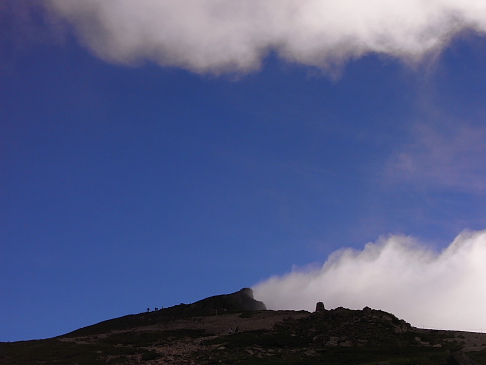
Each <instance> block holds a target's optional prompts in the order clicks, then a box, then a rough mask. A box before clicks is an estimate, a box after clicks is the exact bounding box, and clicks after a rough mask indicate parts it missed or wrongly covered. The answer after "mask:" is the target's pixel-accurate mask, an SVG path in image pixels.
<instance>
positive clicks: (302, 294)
mask: <svg viewBox="0 0 486 365" xmlns="http://www.w3.org/2000/svg"><path fill="white" fill-rule="evenodd" d="M485 278H486V231H480V232H469V231H465V232H463V233H461V234H460V235H459V236H458V237H457V238H456V239H455V240H454V242H452V243H451V244H450V246H449V247H447V248H446V249H445V250H443V251H442V252H440V253H436V252H434V251H431V250H429V249H427V248H425V246H422V245H420V244H419V243H418V242H417V241H416V240H415V239H412V238H410V237H404V236H390V237H387V238H382V239H380V240H379V241H378V242H375V243H369V244H367V245H366V246H365V247H364V249H363V250H361V251H357V250H352V249H346V250H342V251H338V252H335V253H334V254H333V255H331V256H330V258H329V259H328V261H327V262H326V263H325V264H324V265H323V266H322V267H320V268H317V269H310V270H305V269H302V270H298V269H297V270H293V271H292V272H291V273H289V274H287V275H283V276H276V277H272V278H270V279H268V280H266V281H264V282H262V283H260V284H258V285H256V286H255V287H254V293H255V298H257V299H258V300H262V301H263V302H264V303H265V304H266V306H267V307H268V308H270V309H299V310H300V309H306V310H313V309H314V308H315V303H316V302H317V301H323V302H324V304H325V306H326V307H327V308H328V309H330V308H335V307H338V306H343V307H348V308H353V309H362V308H363V307H365V306H369V307H372V308H376V309H382V310H385V311H389V312H391V313H393V314H395V315H397V316H398V317H400V318H403V319H405V320H407V321H408V322H410V323H412V324H413V325H415V326H419V327H422V326H424V327H429V328H438V329H457V330H460V329H462V330H478V331H479V330H481V329H486V314H485V312H484V308H485V307H486V286H485V285H484V279H485Z"/></svg>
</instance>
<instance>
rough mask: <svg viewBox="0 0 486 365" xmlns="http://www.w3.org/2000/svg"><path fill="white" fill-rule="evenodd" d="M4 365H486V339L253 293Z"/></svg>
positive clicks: (5, 352) (83, 333)
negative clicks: (312, 308) (285, 303)
mask: <svg viewBox="0 0 486 365" xmlns="http://www.w3.org/2000/svg"><path fill="white" fill-rule="evenodd" d="M0 363H1V364H80V365H81V364H94V365H96V364H154V365H155V364H381V365H385V364H390V365H392V364H431V365H433V364H437V365H445V364H449V365H457V364H460V365H473V364H486V334H481V333H468V332H458V331H436V330H425V329H418V328H414V327H412V326H410V325H409V324H408V323H406V322H405V321H403V320H400V319H398V318H397V317H395V316H394V315H392V314H390V313H386V312H383V311H380V310H374V309H370V308H364V309H363V310H350V309H345V308H336V309H332V310H323V311H321V312H316V313H309V312H306V311H269V310H266V309H265V306H264V304H263V303H262V302H258V301H256V300H254V299H253V294H252V291H251V290H250V289H242V290H240V291H239V292H236V293H233V294H228V295H220V296H215V297H210V298H206V299H203V300H201V301H198V302H196V303H193V304H181V305H177V306H174V307H171V308H167V309H162V310H158V311H152V312H147V313H141V314H136V315H128V316H124V317H120V318H115V319H112V320H108V321H104V322H101V323H98V324H95V325H93V326H89V327H85V328H81V329H79V330H76V331H74V332H71V333H68V334H66V335H62V336H59V337H56V338H51V339H46V340H37V341H22V342H12V343H0Z"/></svg>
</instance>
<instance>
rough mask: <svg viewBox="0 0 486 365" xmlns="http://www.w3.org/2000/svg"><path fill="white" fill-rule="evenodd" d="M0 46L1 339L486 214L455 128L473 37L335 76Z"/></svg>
mask: <svg viewBox="0 0 486 365" xmlns="http://www.w3.org/2000/svg"><path fill="white" fill-rule="evenodd" d="M2 44H3V48H4V49H3V50H0V52H5V53H4V56H2V58H1V62H2V63H3V65H2V68H1V70H2V71H1V74H0V290H1V291H0V296H1V298H0V299H1V300H0V323H1V325H0V341H12V340H26V339H33V338H44V337H50V336H55V335H59V334H62V333H66V332H68V331H71V330H74V329H76V328H79V327H81V326H85V325H89V324H93V323H96V322H98V321H101V320H105V319H108V318H113V317H117V316H121V315H125V314H129V313H138V312H142V311H144V310H145V309H146V308H147V307H151V308H153V307H162V306H171V305H175V304H179V303H180V302H185V303H188V302H193V301H195V300H199V299H202V298H204V297H207V296H210V295H216V294H221V293H227V292H233V291H236V290H239V289H240V288H242V287H245V286H251V285H254V284H256V283H258V282H259V281H261V280H264V279H266V278H268V277H269V276H271V275H274V274H282V273H285V272H287V271H289V270H290V269H291V267H292V265H298V266H305V265H307V264H312V263H322V262H324V261H325V260H326V259H327V256H328V255H329V254H330V253H332V252H334V251H335V250H337V249H339V248H342V247H355V248H358V249H359V248H362V247H363V246H364V244H366V243H367V242H369V241H374V240H376V239H377V238H378V237H380V236H381V235H386V234H392V233H393V234H395V233H398V234H406V235H412V236H417V237H421V238H422V239H423V240H425V241H427V242H429V244H430V246H431V247H433V248H434V249H440V248H442V247H445V246H446V245H448V244H449V242H450V241H451V240H452V239H454V237H455V236H456V235H457V234H458V233H459V232H460V231H462V230H463V229H465V228H470V229H483V228H485V226H486V215H485V213H484V212H485V211H486V210H485V208H486V206H485V196H484V192H485V189H484V187H485V186H486V184H484V183H483V182H482V180H483V178H484V177H485V168H484V157H486V153H485V151H484V148H483V147H482V143H483V140H482V138H471V140H470V142H471V144H470V145H469V144H468V141H469V140H468V138H469V137H468V136H476V137H478V136H481V133H483V132H484V131H485V127H484V120H485V116H486V108H485V103H484V101H485V100H486V87H485V85H486V67H485V65H484V60H485V57H486V41H485V39H484V38H482V37H480V36H474V35H467V36H464V37H461V38H458V39H457V40H455V41H454V42H453V43H452V44H451V45H450V46H449V47H448V48H446V49H445V50H444V52H443V53H442V54H441V56H440V57H437V58H436V59H434V60H430V61H428V62H424V63H422V64H420V65H418V66H414V67H409V66H406V65H404V64H402V63H401V62H400V61H397V60H395V59H392V58H389V57H387V56H376V55H369V56H365V57H362V58H359V59H356V60H352V61H350V62H348V63H347V64H346V65H345V66H344V67H343V69H342V71H341V72H340V74H339V75H337V76H336V75H334V76H330V75H329V74H328V73H326V72H324V71H320V70H317V69H315V68H310V67H305V66H302V65H296V64H291V63H287V62H286V61H283V60H281V59H279V58H278V57H276V56H269V57H267V58H266V59H265V61H264V65H263V68H262V69H261V70H260V71H257V72H253V73H250V74H246V75H222V76H211V75H197V74H194V73H191V72H189V71H185V70H183V69H179V68H175V67H166V68H163V67H159V66H157V65H154V64H151V63H150V62H146V63H143V64H139V65H136V66H124V65H116V64H112V63H109V62H105V61H103V60H100V59H99V58H97V57H95V56H93V55H92V54H91V53H90V52H89V51H87V50H86V49H85V48H84V47H82V46H80V45H79V44H78V43H77V41H76V40H75V39H74V38H73V37H68V38H67V39H66V40H65V41H64V42H62V43H55V42H52V43H50V42H45V43H41V44H39V43H36V44H34V45H32V46H28V47H25V49H23V50H21V51H18V50H15V52H14V51H13V50H12V49H11V48H10V47H7V43H5V42H4V43H2ZM7 52H13V53H15V54H13V53H12V54H9V55H8V57H7V56H5V54H6V53H7ZM461 136H462V137H461ZM404 160H406V161H409V162H410V161H411V162H410V163H411V164H412V166H413V168H411V169H410V170H407V169H405V168H404V167H403V166H404V165H402V164H403V163H404V162H403V161H404ZM422 163H423V164H422ZM407 166H408V165H407ZM431 166H434V169H432V168H431ZM435 168H436V169H437V171H436V170H435ZM429 172H430V174H429Z"/></svg>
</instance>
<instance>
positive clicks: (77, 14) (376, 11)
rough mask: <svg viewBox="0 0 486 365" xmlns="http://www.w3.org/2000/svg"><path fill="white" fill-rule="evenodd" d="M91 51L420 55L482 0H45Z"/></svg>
mask: <svg viewBox="0 0 486 365" xmlns="http://www.w3.org/2000/svg"><path fill="white" fill-rule="evenodd" d="M44 1H45V4H46V6H47V7H48V8H49V9H50V10H52V11H53V13H54V14H57V16H60V17H61V18H64V19H66V20H67V21H68V22H69V23H71V24H72V25H73V26H74V28H75V29H76V33H77V35H78V37H79V38H80V40H81V41H82V42H83V43H84V44H85V45H86V46H87V47H89V48H90V49H91V50H92V51H93V52H94V53H95V54H96V55H98V56H99V57H101V58H103V59H105V60H108V61H111V62H119V63H128V64H130V63H137V62H141V61H144V60H150V61H153V62H156V63H158V64H160V65H163V66H176V67H182V68H185V69H188V70H191V71H194V72H198V73H206V72H210V73H216V74H218V73H224V72H248V71H251V70H255V69H258V68H259V67H260V66H261V62H262V59H263V58H264V57H265V56H266V55H268V54H269V53H270V52H275V53H276V54H278V55H279V56H280V57H282V58H284V59H286V60H288V61H291V62H296V63H300V64H304V65H312V66H317V67H324V68H326V67H332V66H335V65H339V64H341V63H342V62H344V61H346V60H349V59H352V58H356V57H360V56H362V55H364V54H367V53H378V54H386V55H389V56H391V57H396V58H400V59H404V60H407V61H408V60H419V59H421V58H422V57H423V56H424V55H426V54H427V53H429V52H432V51H438V50H440V49H441V48H442V47H444V46H445V45H446V44H447V42H449V41H450V40H451V38H453V37H454V36H455V35H457V34H458V33H459V32H461V31H463V30H466V29H470V30H473V31H476V32H485V31H486V2H484V1H481V0H408V1H399V0H396V1H390V0H366V1H363V0H242V1H230V0H137V1H132V0H114V1H105V0H83V1H78V0H44Z"/></svg>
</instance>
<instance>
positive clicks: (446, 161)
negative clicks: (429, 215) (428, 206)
mask: <svg viewBox="0 0 486 365" xmlns="http://www.w3.org/2000/svg"><path fill="white" fill-rule="evenodd" d="M413 135H414V136H415V141H414V142H413V143H410V144H408V145H406V146H405V147H404V148H402V149H401V150H399V151H398V152H397V153H396V154H395V155H394V156H393V157H392V158H391V159H390V160H389V162H388V165H387V167H386V174H387V176H388V179H389V180H390V181H393V182H395V183H400V184H403V183H405V184H418V186H421V187H422V188H425V189H442V190H443V189H448V190H456V191H462V192H468V193H481V194H482V193H485V192H486V181H484V175H485V173H486V166H485V164H484V161H485V160H486V145H485V143H484V141H485V138H486V130H485V129H484V128H482V127H479V126H471V125H467V124H461V123H456V124H455V125H454V126H450V125H449V126H447V123H444V124H442V125H441V126H431V125H420V126H419V127H417V128H416V129H415V132H414V133H413Z"/></svg>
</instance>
